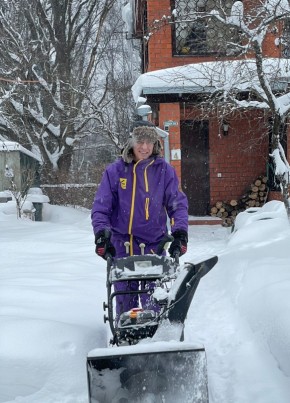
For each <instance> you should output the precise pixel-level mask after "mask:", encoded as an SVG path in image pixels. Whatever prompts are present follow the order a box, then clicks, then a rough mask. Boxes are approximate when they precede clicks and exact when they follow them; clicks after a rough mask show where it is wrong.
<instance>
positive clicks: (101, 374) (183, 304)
mask: <svg viewBox="0 0 290 403" xmlns="http://www.w3.org/2000/svg"><path fill="white" fill-rule="evenodd" d="M217 260H218V258H217V257H216V256H215V257H212V258H210V259H208V260H205V261H203V262H200V263H198V264H192V263H185V264H183V265H182V266H179V263H178V257H176V259H173V260H172V259H171V258H169V257H165V256H158V255H141V256H130V257H126V258H121V259H114V260H112V259H111V258H110V257H109V258H108V259H107V292H108V301H107V303H104V309H105V310H107V314H106V315H105V316H104V319H105V322H106V321H109V324H110V328H111V331H112V339H111V341H110V344H111V345H112V346H116V348H114V347H112V346H111V347H108V348H97V349H94V350H92V351H90V352H89V354H88V357H87V375H88V388H89V402H90V403H113V402H119V403H138V402H140V403H141V402H142V403H146V402H147V403H148V402H154V403H158V402H160V403H161V402H162V403H163V402H166V403H171V402H172V403H185V402H192V403H208V387H207V369H206V355H205V349H204V347H203V346H198V345H194V344H192V343H186V342H184V341H183V330H184V322H185V319H186V315H187V312H188V309H189V306H190V304H191V301H192V298H193V296H194V293H195V291H196V288H197V286H198V284H199V281H200V279H201V278H202V277H203V276H204V275H206V274H207V273H208V272H209V271H210V270H211V269H212V268H213V267H214V265H215V264H216V263H217ZM132 280H136V281H138V282H140V284H143V286H142V287H139V289H137V290H134V291H128V293H130V294H134V295H137V296H138V299H139V300H141V299H142V298H141V296H142V294H145V293H146V294H148V293H149V294H151V300H152V304H154V307H155V308H154V309H151V308H150V306H147V307H140V308H133V309H131V310H130V311H129V312H124V313H122V314H121V315H120V317H119V318H116V314H115V303H116V297H118V295H120V294H124V293H127V292H124V291H119V292H118V291H113V290H112V287H113V284H114V283H115V282H118V281H132ZM152 282H154V285H155V287H154V289H153V288H152V287H146V284H149V285H151V284H152ZM144 284H145V286H144ZM156 305H157V306H158V309H156Z"/></svg>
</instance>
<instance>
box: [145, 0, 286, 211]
mask: <svg viewBox="0 0 290 403" xmlns="http://www.w3.org/2000/svg"><path fill="white" fill-rule="evenodd" d="M175 5H176V8H175V9H174V11H173V15H172V16H164V17H163V18H162V19H161V20H160V21H157V23H156V22H152V23H151V25H150V23H149V24H148V26H149V32H148V34H147V39H149V38H150V37H151V35H152V34H154V31H155V30H156V29H157V30H158V29H159V28H160V26H162V25H164V24H168V23H169V24H173V25H174V33H175V51H176V52H177V53H178V54H183V55H187V54H193V55H194V54H198V55H201V54H204V55H208V56H213V57H214V58H215V59H216V62H212V63H211V62H208V63H201V64H199V65H198V66H192V67H191V68H190V69H185V71H186V72H185V73H184V72H183V70H182V69H177V71H175V72H173V73H172V74H171V77H170V75H167V77H163V78H164V80H175V82H178V80H179V81H180V82H184V79H185V77H184V75H186V80H188V81H190V80H191V82H192V83H194V84H195V85H196V86H200V87H204V88H205V87H208V88H210V96H209V97H208V98H207V99H206V101H205V102H204V104H203V107H204V108H205V109H204V110H209V109H210V108H218V110H219V111H220V115H221V116H225V115H226V114H230V113H232V112H234V111H235V112H236V113H237V112H239V111H243V110H247V109H252V108H255V109H260V110H265V111H267V113H268V116H269V118H270V119H269V129H270V131H271V134H272V135H271V138H270V141H271V154H270V155H271V156H272V158H273V161H274V165H275V174H276V178H277V180H278V182H279V183H280V184H281V191H282V193H283V196H284V201H285V204H286V205H287V207H288V198H289V195H288V173H289V170H290V167H289V164H288V162H287V160H286V157H285V154H284V152H283V148H282V146H281V137H282V136H283V135H284V134H285V132H286V131H285V125H286V124H287V122H288V117H289V111H290V91H289V90H290V69H289V67H290V60H289V55H290V4H289V1H288V0H246V1H244V2H242V1H232V0H179V1H176V2H175ZM150 30H151V32H150ZM269 36H271V40H272V41H273V42H272V43H271V44H272V46H273V47H274V51H272V55H273V54H276V56H275V57H272V58H271V57H269V51H268V54H267V51H265V44H266V42H267V41H268V43H269ZM275 48H276V51H275ZM176 75H177V76H176ZM173 76H175V77H173ZM176 80H177V81H176ZM205 92H206V91H205ZM206 107H207V108H206Z"/></svg>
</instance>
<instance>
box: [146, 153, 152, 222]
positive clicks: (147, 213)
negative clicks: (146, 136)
mask: <svg viewBox="0 0 290 403" xmlns="http://www.w3.org/2000/svg"><path fill="white" fill-rule="evenodd" d="M153 163H154V160H152V161H151V162H150V164H148V165H147V166H146V168H145V171H144V182H145V191H146V193H148V192H149V185H148V178H147V168H148V167H149V166H150V165H152V164H153ZM149 201H150V199H149V197H146V199H145V219H146V220H149Z"/></svg>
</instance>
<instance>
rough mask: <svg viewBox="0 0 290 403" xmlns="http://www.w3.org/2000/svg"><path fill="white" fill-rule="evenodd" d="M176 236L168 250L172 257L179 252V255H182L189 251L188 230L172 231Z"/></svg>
mask: <svg viewBox="0 0 290 403" xmlns="http://www.w3.org/2000/svg"><path fill="white" fill-rule="evenodd" d="M172 236H173V238H174V240H173V242H172V243H171V245H170V248H169V250H168V252H169V254H170V256H171V257H173V258H174V257H175V254H176V253H178V254H179V256H182V255H184V254H185V253H186V251H187V242H188V235H187V232H186V231H184V230H182V229H179V230H176V231H174V232H173V233H172Z"/></svg>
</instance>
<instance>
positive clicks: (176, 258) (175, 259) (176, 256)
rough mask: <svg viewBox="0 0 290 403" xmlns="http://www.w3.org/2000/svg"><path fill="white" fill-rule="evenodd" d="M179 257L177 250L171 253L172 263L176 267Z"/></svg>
mask: <svg viewBox="0 0 290 403" xmlns="http://www.w3.org/2000/svg"><path fill="white" fill-rule="evenodd" d="M179 256H180V251H179V250H178V249H176V250H175V251H174V252H173V253H172V257H173V259H174V263H175V264H176V265H177V266H178V265H179Z"/></svg>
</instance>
